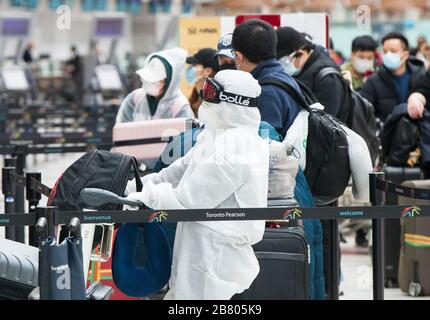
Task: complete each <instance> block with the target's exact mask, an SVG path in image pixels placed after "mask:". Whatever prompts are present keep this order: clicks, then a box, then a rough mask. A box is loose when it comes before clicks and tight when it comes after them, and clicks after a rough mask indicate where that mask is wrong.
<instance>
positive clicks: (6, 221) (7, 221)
mask: <svg viewBox="0 0 430 320" xmlns="http://www.w3.org/2000/svg"><path fill="white" fill-rule="evenodd" d="M382 177H383V173H371V174H370V177H369V181H370V200H371V202H372V204H373V206H363V207H317V208H297V207H282V208H279V207H271V208H229V209H224V208H218V209H184V210H137V211H121V210H116V211H96V210H94V211H67V212H59V211H58V210H57V208H56V207H39V208H37V209H36V210H35V212H34V213H28V214H24V213H8V214H2V215H0V226H1V227H8V226H35V225H36V224H37V223H38V221H39V219H40V218H41V217H43V218H46V219H47V220H48V225H50V226H51V227H50V228H51V230H52V229H53V226H55V225H59V224H68V223H70V221H71V220H72V219H75V218H77V219H79V221H80V223H83V224H98V223H151V222H192V221H245V220H301V219H320V220H333V221H335V220H337V219H345V218H348V219H372V221H373V223H372V224H373V228H372V229H373V230H372V234H373V248H372V250H373V259H372V260H373V298H374V299H375V300H382V299H384V260H383V259H384V258H383V256H384V255H383V250H384V243H383V224H382V220H383V219H386V218H398V219H400V218H405V219H412V218H425V217H427V218H430V205H420V206H415V205H411V206H409V207H405V206H398V205H397V206H382V205H381V204H382V203H383V194H384V193H386V192H388V193H395V194H397V195H400V196H404V197H411V198H412V197H413V198H418V199H429V193H430V191H428V190H425V189H414V188H406V187H403V186H400V185H395V184H393V183H391V182H388V181H384V180H382V179H378V178H382ZM23 178H24V177H21V176H18V175H16V174H15V173H11V180H13V182H14V183H19V184H23V183H24V180H25V178H24V179H23ZM30 181H31V183H30V187H31V188H34V189H35V190H36V191H37V192H40V193H42V191H43V192H44V193H45V194H46V193H47V191H48V190H47V189H44V187H46V186H43V187H42V186H41V184H40V182H39V181H37V180H36V179H31V180H30ZM46 188H47V187H46ZM48 189H49V188H48ZM42 194H43V193H42ZM333 265H336V263H335V262H333ZM335 280H336V283H337V279H335ZM329 297H330V295H329ZM331 298H334V299H337V298H338V296H337V297H336V295H335V296H334V297H333V296H331Z"/></svg>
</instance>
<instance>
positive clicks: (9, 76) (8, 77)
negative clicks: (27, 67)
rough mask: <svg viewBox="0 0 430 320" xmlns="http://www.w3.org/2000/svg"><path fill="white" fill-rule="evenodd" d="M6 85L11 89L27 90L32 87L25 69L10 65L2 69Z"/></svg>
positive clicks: (7, 88) (6, 87)
mask: <svg viewBox="0 0 430 320" xmlns="http://www.w3.org/2000/svg"><path fill="white" fill-rule="evenodd" d="M1 77H2V79H3V83H4V87H5V89H6V90H10V91H25V90H29V89H30V85H29V83H28V80H27V77H26V76H25V72H24V70H23V69H21V68H19V67H8V68H3V69H2V70H1Z"/></svg>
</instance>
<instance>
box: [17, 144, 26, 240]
mask: <svg viewBox="0 0 430 320" xmlns="http://www.w3.org/2000/svg"><path fill="white" fill-rule="evenodd" d="M15 156H16V167H15V168H16V170H15V171H16V174H17V175H20V176H22V175H23V174H24V168H25V153H24V150H22V149H21V148H18V149H17V151H16V153H15ZM15 210H16V212H19V213H24V212H25V197H24V187H23V186H20V185H18V184H16V185H15ZM24 230H25V229H24V227H16V229H15V232H16V241H18V242H21V243H25V231H24Z"/></svg>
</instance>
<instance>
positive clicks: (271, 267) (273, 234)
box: [232, 200, 310, 300]
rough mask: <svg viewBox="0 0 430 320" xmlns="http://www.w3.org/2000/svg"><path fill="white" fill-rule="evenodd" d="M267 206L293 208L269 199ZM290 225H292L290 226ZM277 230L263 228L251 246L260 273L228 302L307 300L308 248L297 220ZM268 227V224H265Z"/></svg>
mask: <svg viewBox="0 0 430 320" xmlns="http://www.w3.org/2000/svg"><path fill="white" fill-rule="evenodd" d="M270 202H271V203H270V204H269V205H270V206H279V205H280V206H293V205H297V203H296V202H295V204H285V202H284V200H280V202H279V203H278V204H276V202H277V201H276V200H274V201H273V200H271V201H270ZM291 223H292V224H291ZM291 223H289V224H286V225H281V226H280V227H279V228H266V231H265V233H264V237H263V240H262V241H260V242H259V243H257V244H255V245H254V252H255V256H256V257H257V259H258V262H259V264H260V273H259V274H258V276H257V278H256V279H255V280H254V282H253V283H252V284H251V286H250V288H249V289H248V290H245V291H244V292H243V293H241V294H239V295H236V296H234V297H233V298H232V300H307V299H309V265H310V254H309V245H308V243H307V242H306V238H305V231H304V228H303V227H302V226H294V227H291V225H298V224H297V220H292V221H291ZM269 225H270V223H269Z"/></svg>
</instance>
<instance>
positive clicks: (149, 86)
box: [142, 82, 163, 97]
mask: <svg viewBox="0 0 430 320" xmlns="http://www.w3.org/2000/svg"><path fill="white" fill-rule="evenodd" d="M142 88H143V89H144V90H145V92H146V94H147V95H150V96H153V97H158V96H159V95H160V93H161V90H162V89H163V84H162V83H161V82H144V83H143V84H142Z"/></svg>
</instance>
